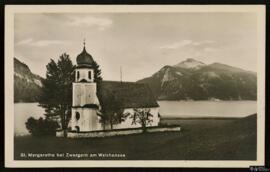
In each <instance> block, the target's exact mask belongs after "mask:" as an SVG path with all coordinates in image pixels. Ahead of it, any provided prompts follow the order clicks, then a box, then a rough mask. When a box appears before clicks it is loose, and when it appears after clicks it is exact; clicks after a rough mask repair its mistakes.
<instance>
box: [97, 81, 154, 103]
mask: <svg viewBox="0 0 270 172" xmlns="http://www.w3.org/2000/svg"><path fill="white" fill-rule="evenodd" d="M100 89H101V95H100V96H99V101H100V103H101V106H103V105H104V104H108V103H109V104H111V103H114V101H116V102H120V103H121V105H120V106H121V107H122V108H151V107H159V105H158V103H157V101H156V99H155V98H154V96H153V94H152V91H151V90H150V88H149V87H148V85H146V84H142V83H136V82H117V81H102V82H101V84H100ZM112 99H114V101H112Z"/></svg>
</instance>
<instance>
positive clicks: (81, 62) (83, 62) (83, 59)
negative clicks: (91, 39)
mask: <svg viewBox="0 0 270 172" xmlns="http://www.w3.org/2000/svg"><path fill="white" fill-rule="evenodd" d="M76 61H77V64H78V67H79V66H81V67H82V66H86V67H87V66H88V67H91V66H93V63H94V60H93V57H92V56H91V55H90V54H89V53H88V52H87V51H86V49H85V43H84V47H83V51H82V52H81V53H80V54H79V55H78V56H77V59H76Z"/></svg>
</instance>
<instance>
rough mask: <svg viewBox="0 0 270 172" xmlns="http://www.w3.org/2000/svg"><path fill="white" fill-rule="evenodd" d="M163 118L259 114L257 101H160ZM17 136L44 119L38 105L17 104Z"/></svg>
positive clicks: (15, 107)
mask: <svg viewBox="0 0 270 172" xmlns="http://www.w3.org/2000/svg"><path fill="white" fill-rule="evenodd" d="M158 103H159V105H160V114H161V117H168V118H175V117H245V116H248V115H251V114H254V113H256V112H257V108H256V107H257V101H218V102H215V101H158ZM14 113H15V135H26V134H28V131H27V129H26V128H25V122H26V121H27V119H28V118H29V117H30V116H33V117H35V118H39V117H44V115H43V114H44V109H43V108H42V107H39V106H38V103H15V105H14Z"/></svg>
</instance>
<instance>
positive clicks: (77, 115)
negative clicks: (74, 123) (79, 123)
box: [75, 112, 81, 120]
mask: <svg viewBox="0 0 270 172" xmlns="http://www.w3.org/2000/svg"><path fill="white" fill-rule="evenodd" d="M80 117H81V115H80V113H79V112H76V114H75V118H76V120H79V119H80Z"/></svg>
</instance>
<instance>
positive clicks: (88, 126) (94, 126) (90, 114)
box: [69, 108, 102, 131]
mask: <svg viewBox="0 0 270 172" xmlns="http://www.w3.org/2000/svg"><path fill="white" fill-rule="evenodd" d="M76 112H78V113H79V114H80V118H79V119H78V120H77V119H76ZM96 113H97V112H96V110H95V109H90V108H73V109H72V116H71V119H70V123H69V127H71V130H77V129H76V126H78V127H79V130H80V131H95V130H102V126H101V124H100V122H99V118H98V116H97V114H96Z"/></svg>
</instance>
